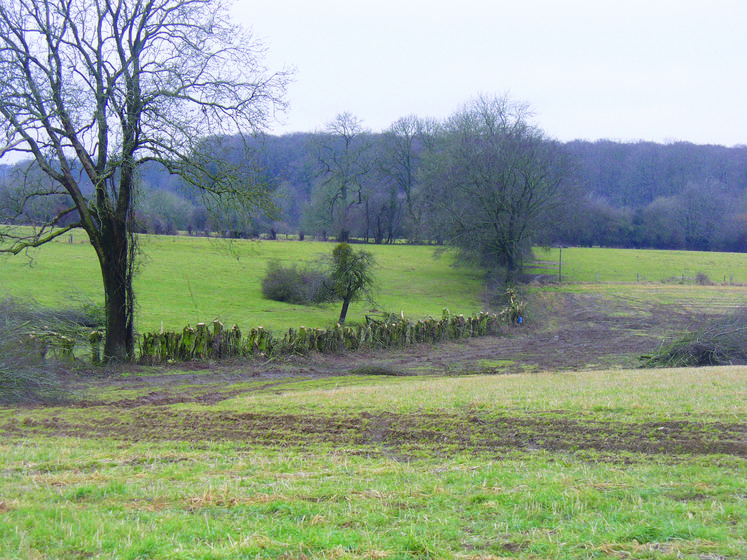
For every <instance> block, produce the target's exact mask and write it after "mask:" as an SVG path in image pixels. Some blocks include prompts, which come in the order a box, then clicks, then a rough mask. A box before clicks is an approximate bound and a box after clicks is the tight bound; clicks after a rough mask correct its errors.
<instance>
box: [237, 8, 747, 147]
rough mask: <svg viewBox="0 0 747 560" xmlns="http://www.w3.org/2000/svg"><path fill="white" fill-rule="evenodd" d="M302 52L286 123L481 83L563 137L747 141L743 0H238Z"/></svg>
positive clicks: (280, 54) (428, 113) (304, 123)
mask: <svg viewBox="0 0 747 560" xmlns="http://www.w3.org/2000/svg"><path fill="white" fill-rule="evenodd" d="M234 11H235V13H236V16H237V18H238V19H239V21H240V22H241V23H243V24H244V25H246V26H247V27H250V28H252V29H253V31H254V33H255V36H257V37H258V38H261V39H262V40H263V41H264V43H265V45H266V46H267V47H268V49H269V52H268V55H267V59H266V62H267V63H268V64H269V65H270V66H271V67H273V68H277V67H280V66H283V65H288V66H295V67H296V69H297V72H296V79H295V82H294V83H293V84H292V85H291V88H290V91H289V101H290V103H291V108H290V110H289V112H288V113H287V114H286V115H285V117H284V120H285V125H283V126H277V127H276V128H275V129H274V132H276V133H285V132H291V131H312V130H319V129H322V128H323V127H324V125H325V123H327V122H329V121H330V120H332V119H333V118H334V116H335V115H336V114H338V113H341V112H343V111H350V112H351V113H353V114H354V115H355V116H357V117H358V118H360V119H362V120H363V123H364V125H365V126H366V127H368V128H370V129H373V130H383V129H385V128H387V127H388V126H389V125H390V124H391V123H392V122H393V121H394V120H396V119H398V118H400V117H403V116H406V115H409V114H415V115H418V116H420V117H436V118H443V117H446V116H447V115H449V114H450V113H452V112H453V111H455V110H456V109H458V108H459V107H460V106H461V105H462V104H464V103H465V102H467V101H468V100H470V99H471V98H473V97H475V96H476V95H478V94H490V95H492V94H497V95H502V94H508V95H509V96H510V97H511V98H513V99H515V100H517V101H522V102H526V103H528V104H529V105H530V106H531V107H532V108H533V110H534V113H535V119H536V122H537V123H538V124H539V126H541V127H542V128H543V129H544V130H545V131H546V132H547V133H548V134H549V135H550V136H553V137H555V138H558V139H560V140H563V141H566V140H573V139H576V138H581V139H589V140H595V139H599V138H608V139H613V140H639V139H642V140H653V141H657V142H667V141H674V140H683V141H690V142H695V143H699V144H705V143H713V144H723V145H728V146H731V145H736V144H747V107H745V103H747V32H745V29H747V2H745V1H744V0H705V1H696V0H622V1H618V0H554V1H553V0H498V1H492V2H491V1H489V0H482V1H480V0H456V1H446V0H378V1H368V0H347V1H345V0H263V1H255V0H238V1H237V3H236V5H235V7H234Z"/></svg>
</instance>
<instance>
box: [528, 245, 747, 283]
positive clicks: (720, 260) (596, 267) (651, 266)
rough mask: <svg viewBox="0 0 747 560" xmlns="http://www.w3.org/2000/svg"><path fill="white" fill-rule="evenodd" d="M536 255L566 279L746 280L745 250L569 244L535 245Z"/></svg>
mask: <svg viewBox="0 0 747 560" xmlns="http://www.w3.org/2000/svg"><path fill="white" fill-rule="evenodd" d="M535 257H536V258H537V260H538V261H541V262H543V263H545V264H546V265H548V266H547V267H546V268H545V271H546V272H547V273H549V274H552V275H553V276H557V274H558V265H559V264H560V265H561V268H562V277H563V279H564V280H567V281H569V282H673V283H675V282H681V283H688V284H693V283H696V281H697V278H698V275H699V274H700V275H702V276H701V278H702V279H703V280H706V279H707V280H709V281H710V282H713V283H716V284H747V254H743V253H709V252H698V251H661V250H648V249H602V248H588V247H570V248H566V249H562V253H561V250H560V249H549V250H545V249H536V250H535Z"/></svg>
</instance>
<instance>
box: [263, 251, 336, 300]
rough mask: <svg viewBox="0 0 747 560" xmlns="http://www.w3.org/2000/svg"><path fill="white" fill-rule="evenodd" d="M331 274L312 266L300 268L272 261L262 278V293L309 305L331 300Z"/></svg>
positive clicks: (272, 297)
mask: <svg viewBox="0 0 747 560" xmlns="http://www.w3.org/2000/svg"><path fill="white" fill-rule="evenodd" d="M329 285H330V280H329V275H328V274H327V273H325V272H323V271H322V270H319V269H317V268H314V267H312V266H306V267H305V268H303V269H299V268H298V267H297V266H296V265H295V264H293V265H291V266H283V265H282V264H281V263H280V262H278V261H270V263H269V264H268V266H267V274H266V275H265V277H264V279H263V280H262V295H263V296H264V297H265V298H267V299H271V300H273V301H282V302H285V303H293V304H298V305H309V304H314V303H323V302H326V301H330V300H331V297H332V294H331V293H330V290H329V287H328V286H329Z"/></svg>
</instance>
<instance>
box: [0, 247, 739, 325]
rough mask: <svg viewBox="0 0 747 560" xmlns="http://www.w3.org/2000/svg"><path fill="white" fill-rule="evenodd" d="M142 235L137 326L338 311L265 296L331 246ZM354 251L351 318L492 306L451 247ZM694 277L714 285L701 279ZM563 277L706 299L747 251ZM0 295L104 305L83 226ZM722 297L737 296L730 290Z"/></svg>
mask: <svg viewBox="0 0 747 560" xmlns="http://www.w3.org/2000/svg"><path fill="white" fill-rule="evenodd" d="M140 243H141V249H142V255H141V264H140V268H139V272H138V274H137V277H136V280H135V289H136V297H137V328H138V330H140V331H141V332H142V331H152V330H157V329H160V328H161V327H162V326H163V328H164V329H167V330H181V329H182V328H183V327H184V326H185V325H187V324H191V325H195V324H196V323H199V322H210V321H213V320H214V319H219V320H221V321H223V322H224V323H225V324H227V325H232V324H237V325H239V326H240V327H241V328H251V327H255V326H263V327H265V328H269V329H272V330H282V329H285V328H289V327H299V326H302V325H303V326H309V327H324V326H327V325H329V324H331V323H333V322H334V321H335V320H336V318H337V316H338V313H339V310H338V306H337V304H330V305H325V306H319V307H313V306H298V305H291V304H285V303H278V302H273V301H269V300H265V299H264V298H263V297H262V294H261V281H262V278H263V276H264V274H265V271H266V268H267V264H268V262H269V261H270V260H272V259H277V260H279V261H281V262H283V263H298V264H303V263H305V262H314V261H316V260H318V259H320V258H323V257H324V256H326V255H329V254H330V253H331V251H332V248H333V247H334V244H333V243H322V242H314V241H304V242H299V241H245V240H238V241H226V240H221V239H209V238H202V237H188V236H142V237H141V238H140ZM357 247H360V248H365V249H366V250H367V251H370V252H372V253H373V254H374V255H375V258H376V263H377V266H376V272H375V274H376V278H377V287H376V295H375V303H374V304H371V303H369V302H367V301H362V302H358V303H355V304H354V305H353V306H352V308H351V312H350V314H349V318H350V320H351V321H361V320H363V318H364V317H365V315H367V314H368V315H372V314H373V315H375V314H377V313H379V312H387V313H404V314H405V315H407V316H408V317H410V318H413V319H418V318H422V317H426V316H434V317H438V316H440V315H441V313H442V310H443V309H444V308H448V309H450V310H451V311H453V312H456V313H464V314H471V313H475V312H479V311H483V310H486V304H485V301H484V299H485V298H484V295H485V293H486V287H485V281H484V276H483V274H482V273H481V272H480V271H478V270H477V269H474V268H469V267H463V266H460V267H456V266H454V258H455V257H454V254H453V253H451V252H449V251H445V250H444V249H443V248H436V247H432V246H431V247H429V246H410V245H393V246H391V245H389V246H385V245H379V246H376V245H366V246H365V247H364V246H357ZM535 256H536V258H537V260H538V261H540V267H542V266H544V267H545V268H544V271H545V272H546V273H547V274H549V275H550V276H554V275H556V274H557V270H558V269H557V263H558V259H559V257H560V255H559V252H558V250H557V249H553V250H550V251H545V250H543V249H537V250H536V251H535ZM553 267H554V268H553ZM536 270H540V271H541V270H543V269H542V268H539V269H535V271H536ZM698 274H701V275H704V277H707V278H709V279H710V280H711V281H712V282H713V283H714V285H713V286H701V285H698V284H696V281H695V278H696V276H697V275H698ZM562 277H563V289H569V288H570V289H573V287H572V286H573V285H574V284H575V285H578V286H579V287H580V288H579V289H582V290H603V291H604V290H607V291H609V290H612V292H621V293H623V292H624V293H629V292H636V291H639V292H640V291H641V290H643V291H646V292H651V287H652V286H653V287H655V289H656V291H657V292H658V293H659V295H658V296H656V297H662V298H666V297H667V296H666V295H662V294H665V292H666V290H667V289H670V288H671V290H674V291H676V292H677V294H674V295H673V297H674V298H675V299H676V298H677V297H680V296H681V295H682V294H681V293H680V292H682V291H683V290H693V293H694V294H696V295H697V296H698V297H701V298H706V300H707V299H708V298H709V297H710V296H708V295H704V294H709V293H714V294H715V292H716V290H717V289H718V287H719V286H721V285H723V283H724V282H723V281H724V279H725V280H726V284H730V285H733V284H742V285H747V255H746V254H738V253H698V252H678V251H646V250H622V249H599V248H594V249H589V248H569V249H563V251H562ZM569 285H570V286H569ZM620 285H624V286H625V287H624V288H620V287H619V286H620ZM665 287H666V289H664V288H665ZM703 288H711V290H710V292H709V291H708V290H704V289H703ZM550 289H552V288H550ZM0 297H15V298H21V299H23V298H31V299H33V300H35V301H36V302H37V303H39V304H41V305H44V306H49V307H79V306H81V305H84V304H94V305H101V304H102V297H103V296H102V290H101V279H100V274H99V271H98V265H97V263H96V260H95V255H94V253H93V250H92V249H91V247H90V246H89V245H88V243H87V242H86V239H85V237H84V236H83V235H82V234H81V233H76V234H74V235H71V236H64V237H63V238H60V239H59V240H58V241H56V242H55V243H52V244H49V245H47V246H44V247H41V248H39V249H36V250H33V251H30V252H28V253H27V254H23V255H19V256H15V257H9V256H0ZM646 297H648V296H646ZM713 297H716V298H717V297H718V295H717V294H716V295H715V296H713ZM727 297H730V298H731V297H732V292H731V291H730V292H729V294H727Z"/></svg>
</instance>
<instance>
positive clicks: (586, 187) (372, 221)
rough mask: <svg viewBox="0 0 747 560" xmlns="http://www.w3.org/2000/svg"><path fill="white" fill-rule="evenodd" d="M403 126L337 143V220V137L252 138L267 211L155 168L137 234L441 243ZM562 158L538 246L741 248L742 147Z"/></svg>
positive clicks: (746, 167) (57, 203)
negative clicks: (334, 179) (338, 206)
mask: <svg viewBox="0 0 747 560" xmlns="http://www.w3.org/2000/svg"><path fill="white" fill-rule="evenodd" d="M348 117H349V116H348ZM403 123H404V124H407V123H408V121H407V119H402V120H401V121H398V123H395V125H393V127H392V128H391V129H390V130H388V131H387V132H384V133H370V132H367V131H364V130H362V129H361V130H359V131H356V132H355V134H353V135H352V138H349V139H348V140H350V142H349V143H348V145H347V150H348V152H347V154H346V157H347V158H348V160H349V161H348V163H349V164H350V166H351V167H355V170H354V171H352V172H351V173H354V175H355V185H356V186H355V189H353V192H352V193H350V194H349V195H348V197H349V200H348V201H347V205H348V206H349V208H348V211H347V212H346V215H345V216H344V218H341V217H340V216H335V215H334V214H332V213H331V212H330V211H329V204H328V202H329V196H328V192H326V190H325V189H327V188H328V187H327V183H328V182H327V181H326V179H327V178H328V163H327V162H325V159H324V156H325V153H324V152H325V151H326V152H328V153H329V152H334V153H335V154H336V156H338V157H339V156H341V155H343V153H344V152H345V150H346V146H345V143H344V137H343V135H341V134H336V133H335V131H334V130H332V129H330V130H327V131H324V132H315V133H297V134H288V135H283V136H271V135H268V136H262V137H257V138H255V139H254V140H253V145H252V150H253V155H254V156H255V157H254V160H255V161H253V162H252V164H251V165H252V166H258V169H257V175H256V176H257V177H261V179H262V182H263V184H264V186H265V188H266V189H267V190H268V191H269V193H270V194H271V198H272V201H273V202H274V208H273V209H272V210H270V211H264V212H261V213H258V214H255V215H253V216H251V217H249V218H246V217H245V216H244V213H242V212H240V211H238V210H237V209H230V208H229V209H226V208H215V207H212V206H211V204H210V202H209V201H207V200H204V199H202V198H200V196H199V194H195V192H194V191H192V190H190V189H188V188H186V185H185V184H184V183H183V181H182V179H180V178H179V177H178V176H175V175H170V174H168V173H167V172H166V171H165V170H163V168H162V167H160V166H157V165H155V164H153V165H145V166H143V168H142V169H141V170H140V173H141V191H140V193H139V197H140V205H139V207H138V213H137V220H138V227H139V229H140V231H141V232H143V233H146V232H147V233H154V234H175V233H177V232H182V233H189V234H190V235H212V234H216V233H217V234H220V235H223V236H232V237H259V236H264V237H269V238H275V237H277V236H280V237H286V236H294V237H295V238H298V237H300V238H301V239H304V238H305V237H306V236H309V237H310V238H312V237H313V238H316V239H326V238H328V237H329V238H335V239H339V238H340V237H350V238H351V239H355V240H360V241H365V242H370V243H393V242H395V241H402V240H406V241H408V242H416V243H444V242H447V241H448V239H445V238H444V230H443V228H442V227H441V226H442V224H440V222H439V217H438V216H437V215H435V214H431V213H429V209H430V208H432V206H433V204H432V199H431V200H429V197H432V196H433V193H432V192H431V191H429V190H428V189H426V188H425V186H424V185H423V173H422V169H423V167H424V162H425V160H426V158H427V154H428V139H427V138H425V137H424V135H425V133H424V132H423V127H422V126H421V124H422V123H421V124H418V126H414V125H413V123H412V121H410V124H411V125H412V126H410V128H408V129H407V133H403V132H402V128H401V127H402V125H403ZM331 128H334V127H331ZM232 140H233V139H232V138H223V139H220V140H219V139H214V140H213V141H214V142H219V143H221V144H226V143H228V144H229V145H230V143H231V142H232ZM405 143H409V144H407V145H406V146H405V145H404V144H405ZM406 149H407V151H405V150H406ZM562 149H563V150H564V151H565V152H566V154H567V155H568V157H569V159H570V162H571V165H570V173H569V177H568V179H567V180H566V181H565V182H564V183H563V186H562V192H561V193H560V200H559V204H558V205H557V206H556V208H555V209H554V211H553V213H552V217H551V218H550V217H548V218H547V219H545V220H544V221H543V227H542V228H541V231H539V232H538V233H537V236H536V237H537V241H539V242H540V243H542V244H545V245H547V246H565V245H574V246H602V247H627V248H654V249H690V250H706V251H708V250H711V251H734V252H745V251H747V147H745V146H736V147H724V146H715V145H695V144H691V143H687V142H674V143H669V144H657V143H652V142H634V143H630V142H628V143H623V142H615V141H611V140H599V141H595V142H590V141H580V140H577V141H573V142H568V143H564V144H562ZM237 153H238V151H237ZM327 155H328V154H327ZM29 173H33V168H31V169H30V168H29V166H28V164H27V163H18V164H15V165H2V166H0V207H2V208H5V209H7V208H9V207H10V206H11V204H10V202H11V200H12V199H13V197H14V196H17V193H18V185H19V184H20V183H21V182H23V181H27V180H28V179H27V177H28V175H29ZM21 177H23V179H21ZM64 206H66V201H65V200H64V195H59V196H58V197H47V198H45V199H43V200H39V201H37V202H36V203H35V204H34V205H32V206H30V207H29V206H27V207H26V209H25V213H24V214H22V215H17V216H5V219H6V221H8V220H9V219H11V218H12V219H13V220H14V221H16V222H18V223H34V222H41V221H44V220H45V219H47V218H48V217H49V216H50V215H54V214H55V213H56V211H58V209H59V208H61V207H64ZM70 219H72V217H71V218H70Z"/></svg>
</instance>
